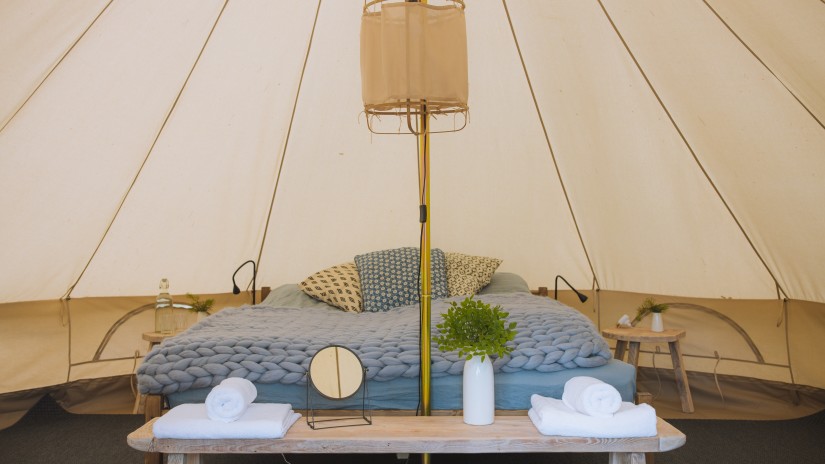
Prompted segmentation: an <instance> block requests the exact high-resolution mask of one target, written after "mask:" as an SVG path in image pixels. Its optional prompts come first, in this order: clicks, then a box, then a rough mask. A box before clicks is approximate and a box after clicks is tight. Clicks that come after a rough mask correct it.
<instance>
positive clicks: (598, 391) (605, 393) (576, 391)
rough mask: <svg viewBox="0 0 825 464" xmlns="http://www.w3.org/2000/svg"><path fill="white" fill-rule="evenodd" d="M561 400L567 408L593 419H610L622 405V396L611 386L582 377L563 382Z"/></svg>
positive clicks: (597, 380)
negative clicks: (593, 417)
mask: <svg viewBox="0 0 825 464" xmlns="http://www.w3.org/2000/svg"><path fill="white" fill-rule="evenodd" d="M561 400H562V401H563V402H564V404H565V405H566V406H567V407H568V408H570V409H575V410H576V411H578V412H580V413H582V414H587V415H588V416H595V417H610V416H612V415H613V413H614V412H616V411H618V410H619V407H620V406H621V405H622V395H621V393H619V390H616V388H614V387H613V385H610V384H607V383H604V382H602V381H601V380H599V379H595V378H593V377H584V376H579V377H573V378H572V379H570V380H568V381H567V382H565V384H564V393H562V396H561Z"/></svg>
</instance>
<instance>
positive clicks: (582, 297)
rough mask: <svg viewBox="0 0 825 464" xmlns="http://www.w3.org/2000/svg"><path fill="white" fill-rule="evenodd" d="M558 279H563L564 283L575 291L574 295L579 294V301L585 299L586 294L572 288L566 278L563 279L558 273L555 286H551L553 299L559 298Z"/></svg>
mask: <svg viewBox="0 0 825 464" xmlns="http://www.w3.org/2000/svg"><path fill="white" fill-rule="evenodd" d="M559 279H561V280H563V281H564V283H566V284H567V286H568V287H570V290H573V292H575V293H576V295H578V296H579V301H581V302H582V303H584V302H585V301H587V295H585V294H584V293H582V292H580V291H578V290H576V289H575V288H573V286H572V285H570V282H568V281H567V279H565V278H564V277H562V276H560V275H557V276H556V281H555V286H554V288H553V299H554V300H558V299H559Z"/></svg>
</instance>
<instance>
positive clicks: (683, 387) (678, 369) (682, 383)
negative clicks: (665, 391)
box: [668, 340, 693, 412]
mask: <svg viewBox="0 0 825 464" xmlns="http://www.w3.org/2000/svg"><path fill="white" fill-rule="evenodd" d="M668 345H669V347H670V359H671V361H673V374H674V376H675V377H676V386H677V387H678V388H679V398H680V399H681V400H682V411H683V412H693V397H692V396H691V395H690V385H689V384H688V378H687V372H686V371H685V363H684V362H683V360H682V349H681V347H680V346H679V341H678V340H676V341H675V342H669V343H668Z"/></svg>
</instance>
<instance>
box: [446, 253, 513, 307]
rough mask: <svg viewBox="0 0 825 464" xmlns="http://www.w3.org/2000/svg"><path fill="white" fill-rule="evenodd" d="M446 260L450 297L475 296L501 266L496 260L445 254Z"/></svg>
mask: <svg viewBox="0 0 825 464" xmlns="http://www.w3.org/2000/svg"><path fill="white" fill-rule="evenodd" d="M445 255H446V258H447V291H448V292H449V294H450V296H457V295H475V294H476V293H478V291H479V290H481V289H482V288H483V287H484V286H485V285H487V284H489V283H490V280H492V278H493V274H494V273H495V272H496V269H498V266H499V265H500V264H501V260H500V259H497V258H487V257H484V256H470V255H465V254H462V253H450V252H448V253H445Z"/></svg>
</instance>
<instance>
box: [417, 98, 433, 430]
mask: <svg viewBox="0 0 825 464" xmlns="http://www.w3.org/2000/svg"><path fill="white" fill-rule="evenodd" d="M418 123H419V124H418V127H419V130H418V187H419V189H420V192H421V206H422V214H421V221H422V225H421V244H420V246H421V249H420V252H421V411H422V415H424V416H429V415H430V412H431V408H430V396H431V395H430V359H431V356H430V308H431V303H432V292H431V277H430V269H431V266H430V259H431V256H430V176H429V174H430V127H429V113H428V112H427V105H426V104H425V105H422V108H421V114H420V115H419V117H418Z"/></svg>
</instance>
